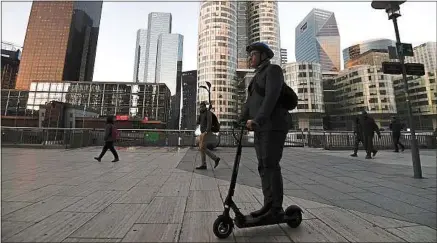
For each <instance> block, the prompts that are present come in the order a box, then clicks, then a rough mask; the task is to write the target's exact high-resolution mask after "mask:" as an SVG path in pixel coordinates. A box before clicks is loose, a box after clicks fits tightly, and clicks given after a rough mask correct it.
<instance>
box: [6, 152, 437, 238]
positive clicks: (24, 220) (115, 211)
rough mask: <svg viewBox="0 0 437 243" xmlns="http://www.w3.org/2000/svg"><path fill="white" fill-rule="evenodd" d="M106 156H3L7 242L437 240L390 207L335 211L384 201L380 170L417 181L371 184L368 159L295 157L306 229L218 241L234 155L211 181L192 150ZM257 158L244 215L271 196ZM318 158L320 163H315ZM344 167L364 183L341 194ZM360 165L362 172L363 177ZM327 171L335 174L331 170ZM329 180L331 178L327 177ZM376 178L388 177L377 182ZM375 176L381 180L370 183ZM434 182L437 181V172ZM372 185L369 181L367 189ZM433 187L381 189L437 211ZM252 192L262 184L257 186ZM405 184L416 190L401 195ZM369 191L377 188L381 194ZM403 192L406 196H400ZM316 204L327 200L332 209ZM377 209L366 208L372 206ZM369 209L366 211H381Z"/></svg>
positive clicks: (247, 175) (244, 194) (243, 193)
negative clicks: (375, 198)
mask: <svg viewBox="0 0 437 243" xmlns="http://www.w3.org/2000/svg"><path fill="white" fill-rule="evenodd" d="M99 152H100V148H95V147H90V148H83V149H77V150H41V149H14V148H3V149H2V178H1V182H2V184H1V186H2V198H1V207H2V216H1V219H2V226H1V227H2V235H1V239H2V242H217V241H225V242H256V241H260V242H273V241H276V242H320V241H324V242H435V241H436V230H435V228H433V227H428V226H427V224H424V223H418V222H415V221H414V220H411V219H406V220H396V219H393V217H383V216H385V215H384V213H387V212H390V214H396V213H395V212H391V211H385V209H384V207H383V206H384V205H386V204H388V203H390V201H384V203H381V205H380V206H379V208H380V210H381V212H360V210H358V209H350V208H348V207H346V206H342V207H336V206H333V203H335V201H336V200H334V202H332V203H331V201H330V200H329V199H330V198H332V197H333V196H332V195H330V194H332V193H337V191H338V192H339V193H343V194H338V195H337V194H335V195H337V196H339V197H337V198H335V197H334V199H337V201H340V200H341V199H339V198H343V199H342V201H345V202H348V203H349V204H350V205H354V204H353V203H354V202H355V201H352V200H353V199H349V197H353V198H356V199H355V200H356V202H361V201H362V202H367V201H366V200H367V199H368V198H371V193H374V194H375V195H377V194H379V193H381V192H380V191H377V189H376V188H377V187H378V186H370V187H366V184H365V182H367V183H368V184H367V186H369V185H374V184H375V183H384V182H385V179H384V178H386V176H388V175H387V174H380V173H381V171H385V172H386V173H389V172H392V173H395V174H396V176H395V177H397V178H401V179H402V178H408V176H409V174H408V171H405V172H402V170H401V169H399V168H398V169H396V168H395V167H389V168H391V170H388V169H387V171H386V170H382V169H381V168H380V170H377V172H378V173H377V172H375V171H374V169H376V168H374V169H372V170H371V171H369V173H373V174H369V175H367V174H366V176H368V177H365V176H364V175H362V174H360V172H362V171H367V170H365V166H364V165H365V164H364V163H363V164H360V162H359V161H360V160H359V159H356V160H349V159H345V160H346V161H343V162H342V163H340V162H338V164H335V162H333V161H336V160H337V158H340V157H338V156H337V157H336V156H335V155H327V154H324V153H321V152H320V151H314V150H305V149H304V150H299V149H287V151H286V154H287V155H286V156H285V157H287V156H291V155H293V156H297V157H295V158H299V157H298V156H302V158H301V162H299V165H300V166H295V165H294V164H293V163H291V162H290V163H289V162H284V163H283V167H284V172H285V174H287V176H289V177H290V178H291V177H293V179H294V182H293V184H288V182H287V192H288V194H289V195H290V194H292V193H294V192H293V190H294V191H300V192H298V193H301V194H302V195H299V196H286V197H285V200H284V204H285V205H291V204H296V205H298V206H300V207H302V208H303V209H304V215H303V216H304V221H303V222H302V224H301V226H300V227H299V228H297V229H291V228H289V227H288V226H287V225H283V224H281V225H272V226H265V227H258V228H251V229H238V228H237V229H235V230H234V232H233V234H232V235H231V236H230V237H229V238H228V239H226V240H219V239H217V238H216V237H215V236H214V234H213V232H212V224H213V222H214V220H215V219H216V217H217V216H218V215H219V214H221V212H222V210H223V205H222V200H223V198H224V197H225V196H226V193H227V189H228V186H229V182H228V181H227V180H228V179H229V178H230V169H229V166H228V165H231V164H232V163H231V162H230V161H233V155H234V149H220V150H219V151H218V152H219V153H220V155H221V156H222V158H223V161H222V163H221V165H220V166H219V167H218V168H217V169H216V170H215V171H211V169H209V170H208V171H204V172H202V173H203V174H201V173H198V172H196V171H194V170H193V166H195V163H196V162H199V161H195V158H196V155H197V153H196V151H193V150H191V149H178V148H152V147H149V148H126V149H120V151H119V154H120V157H121V161H120V162H118V163H111V162H110V161H111V160H112V156H111V154H107V155H106V157H105V158H104V159H103V161H102V162H101V163H99V162H97V161H94V160H93V159H92V158H93V157H94V156H96V155H97V154H98V153H99ZM253 154H254V153H253V149H245V154H244V156H243V164H242V170H241V173H240V177H239V180H240V182H241V183H240V184H239V185H237V188H236V194H235V197H234V199H235V201H236V202H237V203H238V206H239V207H241V210H242V211H243V212H244V213H248V212H249V211H251V210H254V209H256V208H259V207H260V206H261V204H260V202H262V200H263V199H262V192H261V190H260V189H258V187H259V186H258V185H257V184H256V183H258V179H257V178H258V177H257V175H256V176H255V175H254V174H253V173H254V171H253V168H255V167H254V165H255V160H254V156H253ZM299 154H300V155H299ZM305 154H309V155H305ZM381 156H383V154H381ZM317 158H319V159H320V161H321V162H316V161H313V162H311V161H312V160H316V159H317ZM323 158H325V159H323ZM327 161H330V162H327ZM347 161H349V162H347ZM351 161H352V162H353V163H351ZM366 163H368V162H367V161H366ZM316 165H318V166H316ZM321 165H324V167H321ZM340 165H342V166H343V167H344V168H346V169H347V170H348V171H349V172H353V173H357V174H356V175H357V176H356V177H358V179H357V178H355V177H349V176H343V177H344V179H343V180H344V181H345V182H344V183H343V184H344V185H343V186H342V184H339V183H340V182H341V181H339V182H338V183H337V184H335V186H334V188H332V186H333V185H331V184H330V183H335V182H332V181H330V180H328V179H331V180H332V178H333V177H334V174H341V173H340V169H339V168H338V167H339V166H340ZM381 165H383V164H378V163H375V167H378V166H381ZM356 166H361V167H360V169H357V167H356ZM384 166H387V165H384ZM389 166H393V165H389ZM287 167H288V169H286V168H287ZM250 168H252V170H251V169H250ZM293 168H294V169H293ZM310 168H311V169H310ZM327 168H330V169H336V170H333V171H330V170H327ZM313 169H314V170H313ZM434 169H435V167H434ZM324 171H325V172H326V173H325V174H324V177H322V175H321V174H323V172H324ZM341 171H342V170H341ZM291 173H294V174H291ZM302 173H307V174H302ZM319 173H320V174H319ZM403 173H406V174H407V175H405V174H403ZM328 174H329V175H328ZM375 174H378V175H384V176H382V177H376V176H375ZM358 175H359V176H358ZM425 175H427V176H428V178H431V175H432V174H430V173H428V172H427V173H425ZM372 176H373V177H374V178H377V180H370V179H369V178H371V177H372ZM402 176H404V177H402ZM433 176H434V177H433V178H434V179H435V173H434V174H433ZM373 177H372V178H373ZM395 177H393V178H395ZM310 178H312V179H310ZM323 178H327V179H325V181H323V185H322V183H319V181H320V180H319V179H323ZM338 178H340V176H339V177H338ZM351 178H352V181H351ZM363 178H367V179H368V181H365V180H362V179H363ZM393 178H392V179H393ZM314 179H317V180H314ZM353 179H356V180H359V181H362V183H363V185H361V184H360V185H361V186H353V184H354V183H355V181H353ZM287 180H288V179H287ZM301 181H305V182H306V184H305V183H302V182H301ZM426 181H427V180H423V182H422V183H423V184H420V185H417V184H415V183H416V182H415V181H414V180H409V179H406V180H405V181H404V182H402V183H404V184H401V183H400V182H398V181H396V180H392V181H391V183H392V184H390V181H387V183H386V184H385V185H384V186H379V187H380V188H382V187H387V188H391V190H393V192H392V193H393V195H392V194H390V195H387V196H392V197H397V198H400V197H402V195H403V193H405V191H407V193H409V190H412V189H413V187H414V188H418V189H422V190H424V191H421V190H419V192H420V195H416V194H411V195H415V196H419V197H421V198H422V197H426V196H428V199H429V200H428V201H434V203H435V200H433V199H432V198H431V196H430V195H432V194H428V191H433V193H434V194H433V195H434V196H435V182H434V185H432V183H431V184H426V183H425V182H426ZM290 182H291V181H290ZM347 182H348V183H347ZM250 183H252V184H253V183H254V184H255V185H254V186H249V184H250ZM243 184H246V185H243ZM317 185H320V186H322V189H317ZM396 185H403V186H407V187H401V188H398V187H397V186H396ZM335 188H337V189H335ZM364 188H375V191H367V189H366V190H364ZM405 188H407V189H405ZM432 188H434V190H432ZM359 189H361V190H363V191H364V192H363V191H361V190H359ZM398 189H402V190H403V191H400V192H398V191H399V190H398ZM290 191H291V192H290ZM310 191H314V195H318V198H315V199H311V200H306V199H305V198H304V196H307V195H306V193H307V192H310ZM316 192H317V193H316ZM395 192H396V193H400V194H399V195H397V194H395ZM360 193H361V194H360ZM366 193H367V194H366ZM351 195H355V196H351ZM408 195H410V194H408ZM314 197H315V196H314ZM387 198H390V197H387ZM407 199H408V200H411V201H409V202H404V204H405V205H410V204H411V203H412V202H414V203H415V204H417V205H418V206H417V208H418V209H414V208H409V207H408V206H405V205H403V208H401V209H405V210H407V211H408V212H409V214H415V213H417V212H421V213H422V215H425V216H426V214H429V212H430V211H420V210H429V209H426V208H422V207H425V206H426V205H425V204H423V205H422V204H420V202H416V201H414V200H418V199H417V198H416V197H411V198H410V197H408V198H407ZM407 199H405V200H407ZM317 200H319V201H322V200H325V202H326V203H327V204H325V203H320V202H317ZM373 203H374V202H367V204H369V205H371V206H373V205H374V204H373ZM367 204H363V205H364V206H367V207H369V208H372V207H371V206H369V205H367ZM359 205H361V204H359ZM419 205H420V206H421V207H419ZM433 208H434V209H435V206H434V207H433ZM399 210H400V209H399ZM415 210H418V211H417V212H416V211H415ZM382 212H384V213H382ZM369 213H371V214H369ZM434 213H435V210H434ZM416 217H419V216H416ZM426 217H429V216H426Z"/></svg>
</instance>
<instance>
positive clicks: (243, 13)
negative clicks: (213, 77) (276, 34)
mask: <svg viewBox="0 0 437 243" xmlns="http://www.w3.org/2000/svg"><path fill="white" fill-rule="evenodd" d="M247 7H248V2H244V1H238V2H237V49H238V50H237V62H238V65H237V68H239V69H246V68H249V62H248V56H247V52H246V47H247V45H248V43H249V35H248V34H247V21H248V19H247Z"/></svg>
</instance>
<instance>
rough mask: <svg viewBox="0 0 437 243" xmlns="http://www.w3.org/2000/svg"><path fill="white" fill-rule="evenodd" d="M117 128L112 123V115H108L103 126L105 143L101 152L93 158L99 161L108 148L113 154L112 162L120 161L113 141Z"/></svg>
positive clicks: (115, 138)
mask: <svg viewBox="0 0 437 243" xmlns="http://www.w3.org/2000/svg"><path fill="white" fill-rule="evenodd" d="M117 136H118V130H117V128H116V127H115V125H114V117H112V116H110V117H108V118H106V126H105V136H104V140H105V145H104V146H103V149H102V153H100V155H99V157H95V158H94V159H95V160H97V161H99V162H100V161H101V160H102V158H103V156H104V155H105V153H106V151H108V149H109V150H110V151H111V153H112V155H114V160H113V161H112V162H118V161H120V160H119V158H118V153H117V151H116V150H115V148H114V142H115V141H116V140H117Z"/></svg>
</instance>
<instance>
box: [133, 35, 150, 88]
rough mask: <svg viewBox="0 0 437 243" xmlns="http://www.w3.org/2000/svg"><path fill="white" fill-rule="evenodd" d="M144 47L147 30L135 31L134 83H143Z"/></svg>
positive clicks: (144, 67) (144, 66)
mask: <svg viewBox="0 0 437 243" xmlns="http://www.w3.org/2000/svg"><path fill="white" fill-rule="evenodd" d="M146 45H147V30H146V29H139V30H138V31H137V43H136V45H135V60H134V82H137V83H144V81H145V80H144V71H145V69H146V49H147V48H146Z"/></svg>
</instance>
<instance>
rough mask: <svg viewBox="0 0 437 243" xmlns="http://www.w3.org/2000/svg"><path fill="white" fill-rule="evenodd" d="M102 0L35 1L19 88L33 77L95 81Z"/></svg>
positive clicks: (28, 84)
mask: <svg viewBox="0 0 437 243" xmlns="http://www.w3.org/2000/svg"><path fill="white" fill-rule="evenodd" d="M101 10H102V1H92V2H85V1H47V2H46V1H34V2H33V3H32V9H31V12H30V17H29V22H28V25H27V32H26V37H25V40H24V48H23V55H22V59H21V63H20V70H19V72H18V77H17V85H16V88H17V89H21V90H29V88H30V84H31V82H32V81H33V80H53V81H58V82H61V81H63V80H79V81H92V79H93V72H94V61H95V56H96V50H97V39H98V35H99V27H100V16H101Z"/></svg>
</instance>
